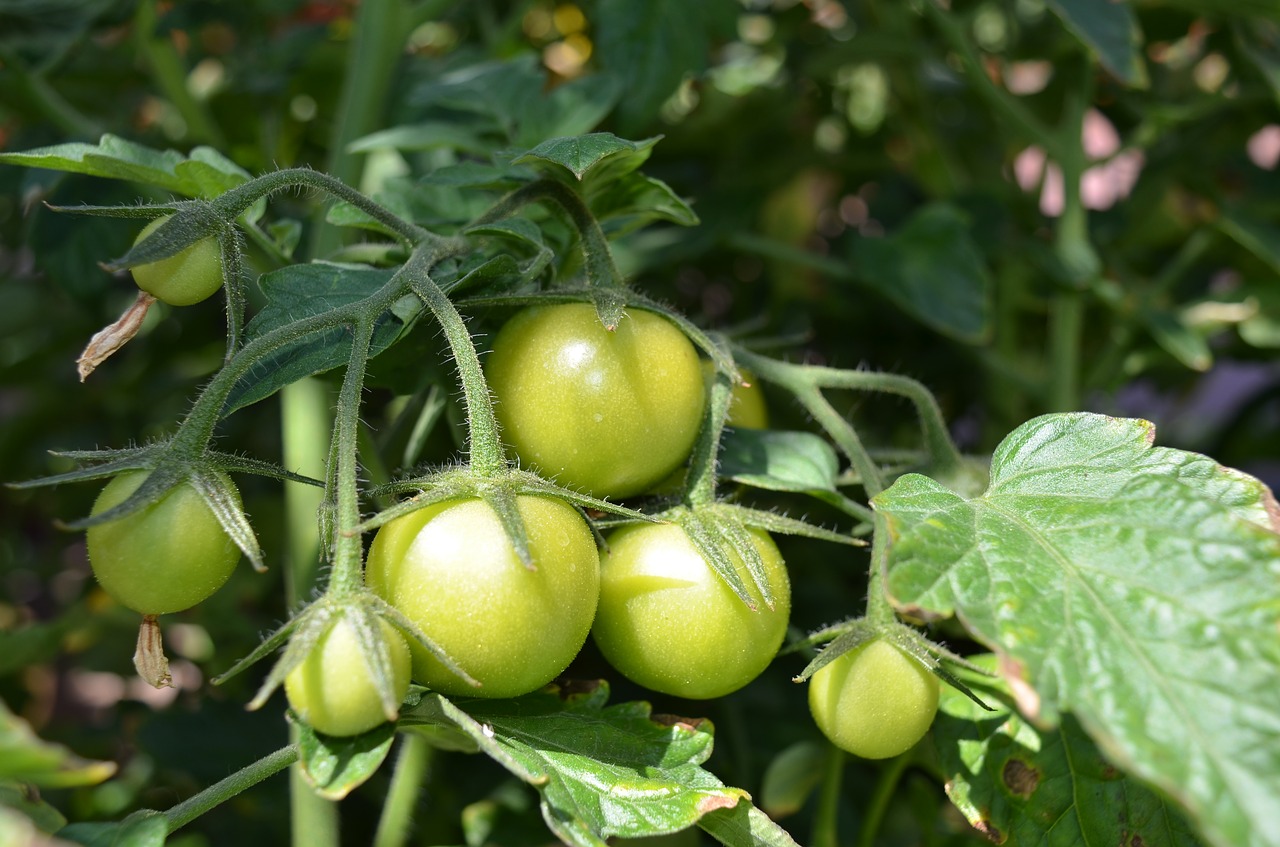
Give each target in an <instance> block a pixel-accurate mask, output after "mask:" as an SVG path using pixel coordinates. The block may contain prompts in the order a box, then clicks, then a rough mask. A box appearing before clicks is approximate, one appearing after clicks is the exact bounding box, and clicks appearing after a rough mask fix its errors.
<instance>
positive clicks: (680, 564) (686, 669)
mask: <svg viewBox="0 0 1280 847" xmlns="http://www.w3.org/2000/svg"><path fill="white" fill-rule="evenodd" d="M749 533H750V539H751V544H752V545H754V546H755V548H756V550H757V551H759V553H760V556H761V558H762V559H763V561H764V568H765V574H766V576H767V579H768V584H769V587H770V589H771V590H772V593H773V597H774V605H773V608H769V607H768V606H766V605H765V604H764V602H763V600H762V599H761V597H760V593H759V591H758V590H755V589H753V599H754V600H755V602H756V604H757V607H756V608H755V609H752V608H750V607H749V606H748V605H747V604H746V603H745V602H743V601H742V599H741V598H739V597H738V596H737V595H736V594H735V593H734V592H733V590H732V589H731V588H730V587H729V586H728V584H727V583H725V581H724V580H723V579H721V578H720V576H719V575H718V574H716V572H715V571H714V570H712V569H711V567H710V566H709V565H708V564H707V561H706V560H705V559H704V558H703V556H702V554H701V553H700V552H699V551H698V550H697V548H695V547H694V546H693V543H692V542H691V541H690V540H689V537H688V536H687V535H686V534H685V531H684V530H683V529H682V528H681V527H680V526H678V525H676V524H658V525H639V526H629V527H623V528H622V529H619V530H618V531H616V532H614V533H613V534H612V535H610V536H609V538H608V546H607V548H606V551H605V552H603V553H602V554H601V561H600V609H599V612H598V613H597V614H596V622H595V625H594V626H593V627H592V630H591V631H592V637H593V638H594V639H595V642H596V644H597V645H598V646H599V647H600V652H602V653H603V654H604V656H605V658H606V659H608V660H609V663H610V664H611V665H613V666H614V668H616V669H617V670H618V671H619V672H620V673H621V674H622V675H624V676H626V677H627V678H628V679H631V680H633V681H634V682H638V683H640V684H641V685H643V686H645V687H646V688H651V689H653V690H654V691H661V692H663V693H664V694H675V695H677V696H680V697H690V698H695V699H707V698H711V697H722V696H724V695H725V694H728V693H730V692H732V691H737V690H738V689H739V688H741V687H742V686H744V685H746V684H747V683H748V682H750V681H751V680H753V679H755V678H756V677H757V676H759V674H760V672H761V671H763V670H764V669H765V667H766V666H767V665H768V664H769V662H770V661H772V660H773V657H774V655H775V654H776V653H777V652H778V647H779V645H781V644H782V638H783V636H784V635H785V634H786V631H787V619H788V615H789V613H790V611H791V593H790V582H789V580H788V577H787V569H786V565H785V563H784V562H783V561H782V554H781V553H779V552H778V547H777V545H775V544H774V543H773V540H772V539H771V538H770V537H769V534H768V533H766V532H764V531H762V530H758V529H753V530H749ZM735 558H736V561H735V562H734V565H735V567H736V568H737V569H738V573H739V575H740V576H741V577H742V578H743V579H749V574H748V573H747V570H746V566H745V565H744V564H743V562H742V560H741V558H740V557H735Z"/></svg>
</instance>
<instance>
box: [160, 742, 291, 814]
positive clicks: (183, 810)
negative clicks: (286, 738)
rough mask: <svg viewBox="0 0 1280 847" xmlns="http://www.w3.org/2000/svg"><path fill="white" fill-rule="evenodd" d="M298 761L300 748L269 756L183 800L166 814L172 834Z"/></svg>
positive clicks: (283, 750)
mask: <svg viewBox="0 0 1280 847" xmlns="http://www.w3.org/2000/svg"><path fill="white" fill-rule="evenodd" d="M296 761H298V748H296V747H294V746H293V745H289V746H288V747H282V748H281V749H279V750H277V751H276V752H274V753H272V754H271V755H269V756H264V757H262V758H261V759H259V760H258V761H256V762H254V763H253V764H251V765H249V766H248V767H245V768H241V769H240V770H238V771H236V772H235V773H233V774H232V775H231V776H229V777H227V778H226V779H223V780H220V781H218V782H215V783H214V784H213V785H210V786H209V787H208V788H206V789H205V790H204V791H201V792H200V793H199V794H196V795H195V796H194V797H190V798H188V799H186V800H183V801H182V802H181V803H179V804H178V805H176V806H174V807H173V808H171V809H169V810H168V811H167V812H164V816H165V819H166V820H167V821H168V824H169V832H174V831H175V830H178V829H181V828H182V827H184V826H186V825H187V824H189V823H191V822H192V821H193V820H195V819H196V818H198V817H200V816H201V815H203V814H204V813H205V812H207V811H209V810H210V809H213V808H216V807H217V806H219V805H221V804H222V803H224V802H226V801H227V800H230V799H231V798H232V797H235V796H236V795H237V794H239V793H241V792H242V791H245V790H246V789H249V788H252V787H253V786H255V785H257V784H258V783H259V782H262V781H263V780H264V779H266V778H267V777H270V776H275V775H276V774H278V773H280V771H282V770H284V769H285V768H287V767H289V765H291V764H293V763H294V762H296Z"/></svg>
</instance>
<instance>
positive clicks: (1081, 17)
mask: <svg viewBox="0 0 1280 847" xmlns="http://www.w3.org/2000/svg"><path fill="white" fill-rule="evenodd" d="M1049 8H1051V9H1053V11H1054V12H1056V13H1057V15H1058V17H1059V18H1061V19H1062V22H1063V23H1064V24H1066V25H1067V29H1069V30H1071V31H1072V32H1073V33H1075V35H1076V37H1077V38H1079V39H1080V40H1081V41H1083V42H1084V43H1085V44H1087V45H1088V46H1089V47H1090V48H1091V49H1092V50H1093V51H1094V52H1095V53H1097V54H1098V60H1099V61H1100V62H1102V65H1103V67H1105V68H1106V69H1107V70H1109V71H1110V72H1111V73H1113V74H1115V75H1116V78H1117V79H1119V80H1120V81H1121V82H1123V83H1124V84H1125V85H1129V86H1133V87H1134V88H1146V87H1147V85H1148V84H1149V82H1150V81H1149V80H1148V78H1147V67H1146V65H1144V64H1143V62H1142V31H1141V30H1140V29H1139V28H1138V19H1137V17H1136V16H1135V15H1134V14H1133V9H1132V8H1130V6H1129V4H1128V3H1127V2H1125V0H1049Z"/></svg>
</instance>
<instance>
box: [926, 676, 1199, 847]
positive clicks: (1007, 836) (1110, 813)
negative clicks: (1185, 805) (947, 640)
mask: <svg viewBox="0 0 1280 847" xmlns="http://www.w3.org/2000/svg"><path fill="white" fill-rule="evenodd" d="M974 661H975V663H976V664H978V665H980V666H982V667H984V668H986V669H988V670H991V669H994V667H995V657H994V656H993V655H991V654H986V655H985V656H979V657H974ZM956 673H957V674H958V675H959V676H960V677H961V679H962V680H963V681H964V683H965V684H966V685H968V686H969V687H970V688H971V689H973V690H974V691H975V692H976V693H977V694H978V696H980V697H981V698H982V699H983V700H984V701H985V702H986V703H987V704H989V705H992V706H995V707H996V709H995V711H993V712H988V711H985V710H984V709H983V708H982V707H981V706H979V705H978V704H977V703H975V702H973V700H971V699H969V697H967V696H965V695H964V694H963V693H961V692H960V691H959V690H958V689H955V688H952V687H951V686H946V685H944V686H943V688H942V697H941V699H940V701H939V705H938V718H937V720H936V721H934V724H933V738H934V741H935V742H936V745H937V748H938V761H939V763H940V764H941V766H942V770H943V774H944V776H945V779H946V786H947V795H948V796H949V797H950V798H951V801H952V802H953V803H955V804H956V807H957V808H958V809H960V811H961V812H962V813H963V814H964V816H965V818H966V819H968V821H969V823H971V824H973V826H974V827H975V828H977V829H978V830H980V831H981V832H983V833H986V834H987V835H988V836H989V837H990V838H991V839H992V840H993V841H995V842H996V843H1004V844H1064V845H1066V844H1073V845H1074V844H1146V845H1155V844H1160V845H1164V847H1193V845H1197V844H1199V843H1200V842H1199V840H1197V838H1196V837H1195V835H1194V833H1193V832H1192V830H1191V827H1190V825H1189V824H1188V823H1187V821H1186V819H1185V818H1183V816H1182V814H1181V813H1180V812H1179V811H1178V810H1177V809H1175V808H1173V807H1172V806H1171V805H1170V804H1169V802H1168V801H1166V800H1165V799H1163V798H1162V797H1161V796H1160V795H1159V794H1157V793H1156V792H1154V791H1152V790H1151V789H1149V788H1147V787H1146V786H1144V785H1143V784H1141V783H1140V782H1138V781H1137V780H1134V779H1132V778H1130V777H1128V776H1126V775H1125V774H1124V773H1123V772H1121V771H1119V770H1117V769H1116V768H1115V767H1114V766H1112V765H1111V764H1110V763H1109V762H1108V761H1107V760H1106V759H1105V758H1103V756H1102V754H1101V752H1100V751H1099V750H1098V748H1097V746H1096V745H1095V744H1094V743H1093V742H1092V741H1091V740H1090V739H1089V736H1087V735H1086V734H1085V733H1084V731H1083V730H1082V729H1081V728H1080V724H1079V723H1078V722H1077V721H1076V720H1074V719H1073V718H1071V717H1070V716H1066V717H1064V719H1063V721H1062V723H1061V724H1060V725H1059V726H1058V727H1057V728H1056V729H1046V730H1043V731H1042V730H1038V729H1036V728H1035V727H1034V726H1033V725H1031V724H1030V723H1028V722H1027V721H1026V720H1024V719H1023V718H1022V717H1021V716H1019V715H1018V713H1017V712H1015V711H1014V710H1013V709H1011V708H1010V707H1009V706H1008V705H1006V704H1005V701H1007V699H1008V697H1009V692H1008V689H1007V687H1006V686H1004V685H1003V684H1001V683H999V682H998V681H996V680H992V679H990V678H986V677H982V676H979V675H978V674H976V673H972V672H970V671H965V670H963V669H957V670H956ZM1081 797H1088V798H1089V802H1087V803H1081V802H1077V800H1078V798H1081Z"/></svg>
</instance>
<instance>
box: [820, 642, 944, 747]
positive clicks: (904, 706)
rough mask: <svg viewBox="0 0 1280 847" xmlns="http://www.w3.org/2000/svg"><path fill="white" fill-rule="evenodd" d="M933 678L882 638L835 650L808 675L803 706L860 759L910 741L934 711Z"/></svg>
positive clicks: (924, 729)
mask: <svg viewBox="0 0 1280 847" xmlns="http://www.w3.org/2000/svg"><path fill="white" fill-rule="evenodd" d="M938 691H939V685H938V678H937V677H936V676H934V675H933V674H932V673H931V672H930V671H929V669H928V668H926V667H924V665H922V664H921V663H920V662H919V661H918V660H917V659H913V658H912V657H910V656H908V655H907V654H905V653H904V652H903V651H902V650H901V649H899V648H898V647H895V646H894V645H893V644H891V643H889V642H888V641H885V640H883V639H875V640H872V641H869V642H867V643H866V644H862V645H860V646H858V647H855V648H854V649H852V650H850V651H849V652H847V653H844V654H842V655H840V656H837V657H836V658H835V659H833V660H832V661H831V663H830V664H828V665H826V666H825V667H823V668H821V669H820V670H819V671H818V672H817V673H815V674H814V675H813V678H812V679H810V680H809V711H810V712H811V713H812V715H813V720H814V722H815V723H817V724H818V728H819V729H821V730H822V734H823V735H825V736H827V738H829V739H831V742H832V743H833V744H835V745H836V746H837V747H840V748H841V749H842V750H846V751H848V752H850V753H853V754H854V755H855V756H861V757H863V758H864V759H887V758H889V757H891V756H897V755H899V754H902V753H905V752H906V751H908V750H910V749H911V748H912V747H914V746H915V745H916V743H917V742H919V741H920V739H921V738H923V737H924V734H925V733H926V732H928V730H929V727H930V725H932V724H933V719H934V716H935V715H936V714H937V713H938Z"/></svg>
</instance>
